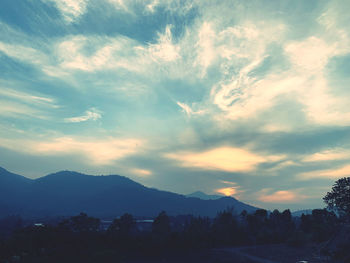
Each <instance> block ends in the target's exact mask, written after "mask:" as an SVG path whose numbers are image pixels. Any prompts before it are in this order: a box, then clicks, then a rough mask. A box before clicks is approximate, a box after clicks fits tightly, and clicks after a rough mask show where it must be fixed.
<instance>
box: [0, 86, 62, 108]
mask: <svg viewBox="0 0 350 263" xmlns="http://www.w3.org/2000/svg"><path fill="white" fill-rule="evenodd" d="M0 95H2V96H4V97H8V98H10V99H16V100H19V101H22V102H24V103H30V104H35V105H38V104H40V105H43V106H48V107H53V108H58V107H59V106H57V105H55V104H54V99H52V98H50V97H44V96H40V95H33V94H30V93H27V92H22V91H18V90H15V89H8V88H3V87H1V89H0Z"/></svg>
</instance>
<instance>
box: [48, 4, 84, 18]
mask: <svg viewBox="0 0 350 263" xmlns="http://www.w3.org/2000/svg"><path fill="white" fill-rule="evenodd" d="M46 1H52V2H54V3H55V4H56V6H57V8H58V9H59V10H60V12H61V13H62V16H63V17H64V19H65V20H66V21H67V22H69V23H71V22H74V21H75V20H76V19H78V18H79V17H80V16H82V15H83V14H84V13H85V11H86V5H87V2H88V1H87V0H46Z"/></svg>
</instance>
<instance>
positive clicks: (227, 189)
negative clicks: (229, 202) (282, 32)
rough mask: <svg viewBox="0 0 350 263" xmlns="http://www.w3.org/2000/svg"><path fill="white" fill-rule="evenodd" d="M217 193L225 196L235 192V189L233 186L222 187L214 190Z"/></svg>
mask: <svg viewBox="0 0 350 263" xmlns="http://www.w3.org/2000/svg"><path fill="white" fill-rule="evenodd" d="M216 192H217V193H219V194H223V195H225V196H233V195H234V194H236V193H237V190H236V188H235V187H224V188H220V189H217V190H216Z"/></svg>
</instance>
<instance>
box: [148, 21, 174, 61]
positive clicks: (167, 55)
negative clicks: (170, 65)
mask: <svg viewBox="0 0 350 263" xmlns="http://www.w3.org/2000/svg"><path fill="white" fill-rule="evenodd" d="M158 37H159V39H158V41H157V43H155V44H150V45H149V46H148V52H149V53H150V55H151V57H152V58H153V59H154V60H156V61H159V60H161V61H165V62H172V61H175V60H177V59H179V58H180V54H179V50H180V47H179V46H177V45H174V44H173V39H172V34H171V26H170V25H167V26H166V28H165V32H164V34H158Z"/></svg>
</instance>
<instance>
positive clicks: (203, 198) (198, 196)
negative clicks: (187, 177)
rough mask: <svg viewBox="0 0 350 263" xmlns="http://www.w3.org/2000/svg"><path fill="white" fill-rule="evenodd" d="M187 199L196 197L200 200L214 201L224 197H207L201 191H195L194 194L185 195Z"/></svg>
mask: <svg viewBox="0 0 350 263" xmlns="http://www.w3.org/2000/svg"><path fill="white" fill-rule="evenodd" d="M186 196H187V197H196V198H199V199H202V200H216V199H220V198H222V197H224V196H223V195H207V194H205V193H203V192H201V191H196V192H194V193H191V194H188V195H186Z"/></svg>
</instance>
